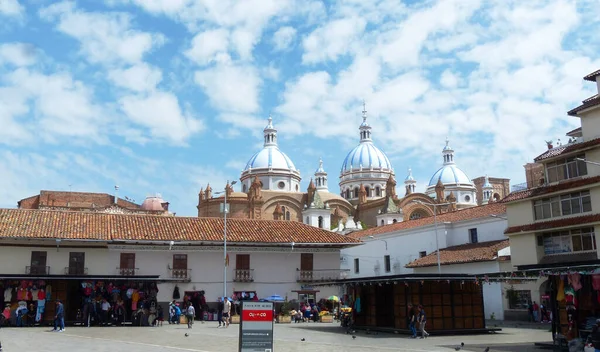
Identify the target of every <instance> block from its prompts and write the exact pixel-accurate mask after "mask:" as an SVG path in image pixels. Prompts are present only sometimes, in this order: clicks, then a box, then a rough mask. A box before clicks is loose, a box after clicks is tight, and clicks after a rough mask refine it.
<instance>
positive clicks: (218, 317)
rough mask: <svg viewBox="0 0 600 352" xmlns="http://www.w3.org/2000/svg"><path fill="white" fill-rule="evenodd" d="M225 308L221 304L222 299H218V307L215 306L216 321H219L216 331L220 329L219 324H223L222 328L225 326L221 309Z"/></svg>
mask: <svg viewBox="0 0 600 352" xmlns="http://www.w3.org/2000/svg"><path fill="white" fill-rule="evenodd" d="M224 308H225V305H224V304H223V297H220V298H219V305H218V306H217V320H218V321H219V326H217V329H218V328H220V327H221V324H223V326H225V323H224V322H223V309H224Z"/></svg>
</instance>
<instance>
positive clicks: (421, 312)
mask: <svg viewBox="0 0 600 352" xmlns="http://www.w3.org/2000/svg"><path fill="white" fill-rule="evenodd" d="M417 319H418V320H419V330H421V338H422V339H424V338H426V337H427V336H429V333H427V331H425V325H426V324H427V317H426V316H425V308H423V306H422V305H420V304H419V315H418V316H417Z"/></svg>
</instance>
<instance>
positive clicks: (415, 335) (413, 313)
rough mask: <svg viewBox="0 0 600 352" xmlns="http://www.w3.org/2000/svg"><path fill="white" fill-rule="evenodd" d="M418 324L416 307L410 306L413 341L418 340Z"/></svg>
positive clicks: (410, 304) (409, 313)
mask: <svg viewBox="0 0 600 352" xmlns="http://www.w3.org/2000/svg"><path fill="white" fill-rule="evenodd" d="M416 324H417V317H416V314H415V307H414V306H413V305H412V303H409V304H408V328H409V329H410V333H411V335H410V338H411V339H416V338H417V328H416Z"/></svg>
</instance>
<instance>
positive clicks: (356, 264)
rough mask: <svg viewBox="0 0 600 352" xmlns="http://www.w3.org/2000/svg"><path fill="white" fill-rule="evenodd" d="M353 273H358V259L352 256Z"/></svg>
mask: <svg viewBox="0 0 600 352" xmlns="http://www.w3.org/2000/svg"><path fill="white" fill-rule="evenodd" d="M354 273H355V274H358V273H360V260H359V259H358V258H354Z"/></svg>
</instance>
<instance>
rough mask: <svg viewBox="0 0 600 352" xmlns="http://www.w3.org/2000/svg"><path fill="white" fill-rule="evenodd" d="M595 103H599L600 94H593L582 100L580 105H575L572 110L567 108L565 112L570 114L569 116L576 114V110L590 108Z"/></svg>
mask: <svg viewBox="0 0 600 352" xmlns="http://www.w3.org/2000/svg"><path fill="white" fill-rule="evenodd" d="M596 105H600V95H595V96H592V97H589V98H587V99H586V100H584V101H583V103H582V104H581V105H579V106H578V107H576V108H574V109H572V110H569V111H568V112H567V114H568V115H571V116H577V113H578V112H580V111H582V110H585V109H589V108H592V107H594V106H596Z"/></svg>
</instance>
